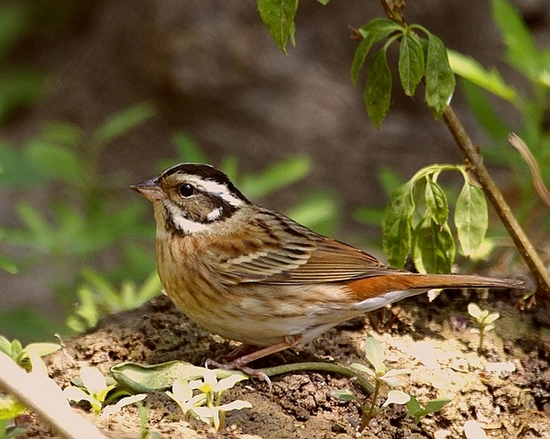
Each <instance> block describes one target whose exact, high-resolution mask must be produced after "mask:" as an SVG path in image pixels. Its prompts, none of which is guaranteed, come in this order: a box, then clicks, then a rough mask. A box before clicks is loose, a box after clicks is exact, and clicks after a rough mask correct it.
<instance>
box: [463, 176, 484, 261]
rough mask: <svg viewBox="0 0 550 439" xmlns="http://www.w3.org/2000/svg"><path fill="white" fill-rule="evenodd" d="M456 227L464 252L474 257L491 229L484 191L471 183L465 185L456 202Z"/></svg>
mask: <svg viewBox="0 0 550 439" xmlns="http://www.w3.org/2000/svg"><path fill="white" fill-rule="evenodd" d="M454 219H455V225H456V230H457V235H458V242H459V243H460V248H461V249H462V252H463V253H464V255H466V256H467V257H472V256H473V255H474V253H475V252H476V250H477V249H478V248H479V246H480V245H481V243H482V242H483V239H484V238H485V233H486V232H487V228H488V227H489V213H488V210H487V202H486V201H485V196H484V195H483V191H482V190H481V188H479V187H478V186H476V185H474V184H472V183H471V182H469V181H466V182H465V183H464V186H463V187H462V190H461V191H460V195H459V196H458V199H457V200H456V207H455V218H454Z"/></svg>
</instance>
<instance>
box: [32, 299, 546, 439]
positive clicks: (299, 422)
mask: <svg viewBox="0 0 550 439" xmlns="http://www.w3.org/2000/svg"><path fill="white" fill-rule="evenodd" d="M483 293H484V294H483V295H482V296H480V295H479V294H480V293H479V292H476V291H446V292H443V293H441V294H440V295H439V296H438V297H436V299H435V300H433V301H432V302H429V301H428V298H427V296H421V297H416V298H412V299H407V300H405V301H402V302H400V303H399V304H398V305H395V306H393V308H392V309H391V310H390V309H385V310H382V311H378V312H375V313H371V314H370V315H367V316H365V317H364V318H360V319H356V320H355V321H352V322H348V323H346V324H345V325H343V326H340V327H338V328H334V329H333V330H331V331H329V332H327V333H325V334H324V335H323V336H322V337H321V338H319V339H317V340H315V341H314V342H312V343H310V344H309V345H306V346H304V347H300V348H295V349H294V350H290V351H287V352H284V353H282V354H280V355H273V356H271V357H268V358H266V359H265V360H260V361H258V362H257V363H256V364H254V366H255V367H258V368H263V367H268V366H274V365H280V364H285V363H299V362H305V361H324V362H335V363H338V364H340V365H344V366H349V365H350V364H351V363H353V362H360V363H363V364H365V365H368V362H367V360H366V359H365V356H364V341H365V339H366V337H367V336H373V337H375V338H376V339H377V340H378V341H379V342H380V343H381V344H382V346H383V348H384V351H385V355H386V359H387V361H386V364H387V366H388V367H390V368H392V369H396V368H410V369H411V370H412V372H411V373H410V374H407V375H400V382H401V384H402V390H404V391H405V392H407V393H409V394H411V395H414V396H416V397H417V399H418V400H419V401H420V402H421V403H422V404H425V403H426V402H428V401H429V400H431V399H434V398H439V397H446V398H449V399H450V400H451V402H450V403H449V404H448V405H447V406H445V407H444V408H443V409H442V410H441V411H439V412H437V413H436V414H434V415H430V416H427V417H425V418H423V419H422V420H421V422H420V423H419V424H418V425H416V424H415V423H414V422H413V421H412V419H411V418H410V417H408V416H407V414H406V409H405V408H404V407H403V406H397V405H392V406H390V407H389V408H387V409H385V410H383V411H381V412H380V413H379V414H378V415H377V416H376V417H375V418H374V419H373V420H372V421H371V422H370V423H369V425H368V426H367V428H366V429H365V430H364V431H363V432H362V434H361V435H360V434H358V433H357V431H356V429H357V426H358V425H359V424H360V423H361V408H360V404H368V403H369V402H370V399H369V397H368V395H366V394H365V393H364V392H362V391H361V390H360V389H359V387H357V385H356V383H355V381H354V379H348V378H345V377H342V376H337V375H332V374H328V373H319V372H300V373H290V374H286V375H282V376H274V377H272V383H273V388H272V390H271V391H269V388H268V386H267V385H266V384H265V383H264V382H261V381H259V380H257V379H253V380H250V381H244V382H241V383H238V384H237V385H236V386H235V387H234V388H233V389H231V390H228V391H227V392H226V393H224V401H225V402H229V401H232V400H235V399H242V400H246V401H249V402H250V403H251V404H252V408H250V409H245V410H241V411H233V412H228V414H227V418H226V420H225V426H224V428H223V429H221V431H220V432H215V431H214V430H213V429H212V428H211V427H209V426H207V425H206V424H204V423H202V422H201V421H199V420H194V419H192V420H191V421H190V422H189V423H186V422H184V421H183V419H182V414H181V411H180V410H179V408H178V407H177V405H176V404H175V403H174V402H173V401H172V400H171V399H170V398H169V397H168V396H167V395H166V394H165V393H164V392H154V393H150V394H148V395H147V397H146V399H145V400H144V404H145V406H146V407H147V408H148V419H147V428H148V429H149V432H151V433H152V432H156V433H158V434H160V436H161V437H163V438H176V439H177V438H218V437H219V438H275V437H276V438H323V439H324V438H346V437H363V438H378V439H405V438H407V439H411V438H414V439H419V438H436V439H445V438H457V437H467V438H469V439H472V438H475V439H478V438H482V437H483V435H482V433H479V432H478V433H477V434H469V435H468V436H465V433H464V426H465V423H466V422H467V421H476V422H478V423H479V425H480V426H481V427H482V429H483V430H482V431H483V432H484V434H486V436H487V437H489V438H521V439H534V438H550V418H549V416H548V415H549V414H550V369H549V367H548V362H549V361H550V331H549V328H548V319H547V316H548V312H549V311H550V310H549V309H548V308H547V307H545V305H544V304H540V303H539V304H535V305H533V306H531V307H530V308H529V309H526V310H523V311H522V310H519V309H518V306H517V305H518V303H521V302H520V298H521V296H519V295H518V294H517V292H516V293H514V292H510V291H508V292H495V293H492V292H491V293H487V292H486V291H485V292H483ZM472 301H473V302H476V303H478V304H479V305H480V306H481V307H482V308H487V309H490V310H491V311H493V312H494V311H497V312H499V314H500V319H499V320H497V322H496V328H495V330H494V331H492V332H489V333H488V334H487V336H486V341H485V346H484V351H483V354H482V355H478V353H477V352H476V350H477V345H478V342H479V335H478V334H476V333H473V332H472V326H473V324H472V322H471V319H470V318H469V316H468V314H467V311H466V309H467V305H468V303H470V302H472ZM63 344H64V347H63V349H62V350H60V351H58V352H56V353H55V354H53V355H51V356H50V357H48V358H47V364H48V370H49V372H50V376H51V377H52V378H53V379H54V380H55V381H56V382H57V383H58V384H59V385H60V386H61V387H66V386H68V385H69V383H70V380H71V379H73V378H74V377H76V376H78V374H79V370H80V367H81V366H82V365H84V364H85V365H89V366H97V367H98V368H99V369H100V370H101V371H102V372H103V373H104V374H106V375H107V374H109V368H110V367H111V366H113V365H115V364H118V363H121V362H123V361H132V362H137V363H141V364H156V363H161V362H166V361H170V360H185V361H188V362H191V363H193V364H196V365H202V364H204V361H205V359H207V358H216V357H218V356H220V355H223V354H228V353H229V352H231V351H232V350H233V349H234V348H235V345H236V344H235V343H233V342H227V341H224V340H223V339H221V338H220V337H218V336H214V335H211V334H208V333H207V332H204V331H202V330H201V329H200V328H198V327H197V326H196V325H195V324H194V323H193V322H191V321H189V320H188V319H187V318H186V317H185V316H184V315H183V314H181V313H180V312H179V311H178V310H177V309H176V308H175V306H174V305H173V304H172V302H171V301H170V299H169V298H168V297H166V296H159V297H157V298H155V299H153V300H152V301H151V302H149V303H148V304H146V305H144V306H143V307H141V308H140V309H137V310H134V311H128V312H123V313H119V314H116V315H112V316H110V317H108V318H106V319H104V320H103V321H102V322H101V324H100V325H99V327H98V328H96V329H95V330H93V331H91V332H90V333H88V334H85V335H82V336H80V337H75V338H71V339H67V340H63ZM337 389H349V390H351V391H352V392H353V393H354V394H355V395H357V397H358V399H357V400H356V401H352V402H343V401H340V400H337V399H336V398H334V397H333V396H331V391H333V390H337ZM387 391H388V389H387V388H385V389H383V392H382V396H381V397H380V398H379V399H378V401H376V403H377V405H378V406H380V405H381V404H382V403H383V401H384V397H385V395H386V394H387ZM74 409H75V410H77V411H78V412H79V413H81V414H82V415H83V416H85V417H87V418H88V419H89V420H90V421H91V422H92V423H94V424H95V425H97V426H98V427H99V428H100V429H101V431H102V432H103V433H104V434H105V435H106V436H108V437H110V438H137V437H140V420H139V415H138V410H137V408H136V407H135V406H133V405H130V406H127V407H125V408H124V409H122V411H121V412H118V413H116V414H113V415H111V416H110V417H109V418H108V419H107V420H100V419H99V416H97V415H93V414H91V413H90V412H89V410H88V409H89V407H86V406H85V405H74ZM22 437H24V438H36V437H41V438H42V437H55V434H53V433H52V432H51V431H50V429H49V428H48V427H47V426H45V425H44V424H42V423H41V421H40V419H39V418H38V417H37V416H34V415H33V416H32V417H31V420H30V424H29V425H28V428H27V431H26V433H25V434H24V435H23V436H22Z"/></svg>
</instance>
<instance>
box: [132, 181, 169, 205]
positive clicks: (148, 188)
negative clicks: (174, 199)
mask: <svg viewBox="0 0 550 439" xmlns="http://www.w3.org/2000/svg"><path fill="white" fill-rule="evenodd" d="M130 188H131V189H133V190H135V191H136V192H137V193H139V194H141V195H143V196H144V197H145V198H147V199H148V200H149V201H159V200H163V199H165V198H166V194H165V193H164V191H163V190H162V189H161V188H160V187H159V186H158V185H157V179H156V178H152V179H151V180H147V181H144V182H143V183H138V184H133V185H132V186H130Z"/></svg>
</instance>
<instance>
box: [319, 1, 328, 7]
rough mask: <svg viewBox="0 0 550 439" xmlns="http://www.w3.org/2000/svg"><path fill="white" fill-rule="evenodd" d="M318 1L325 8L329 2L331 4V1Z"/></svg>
mask: <svg viewBox="0 0 550 439" xmlns="http://www.w3.org/2000/svg"><path fill="white" fill-rule="evenodd" d="M317 1H318V2H319V3H321V4H322V5H323V6H326V5H328V2H329V1H330V0H317Z"/></svg>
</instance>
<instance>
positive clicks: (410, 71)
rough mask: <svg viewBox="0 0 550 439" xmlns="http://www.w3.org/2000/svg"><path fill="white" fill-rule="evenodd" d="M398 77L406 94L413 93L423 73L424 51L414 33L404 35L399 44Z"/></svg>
mask: <svg viewBox="0 0 550 439" xmlns="http://www.w3.org/2000/svg"><path fill="white" fill-rule="evenodd" d="M398 66H399V77H400V78H401V85H402V86H403V90H404V91H405V94H406V95H407V96H412V95H414V92H415V90H416V87H417V85H418V84H419V83H420V80H421V79H422V76H423V75H424V51H423V50H422V45H421V44H420V39H419V38H418V37H417V36H416V35H414V34H408V35H405V36H404V37H403V38H402V39H401V43H400V44H399V63H398Z"/></svg>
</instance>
